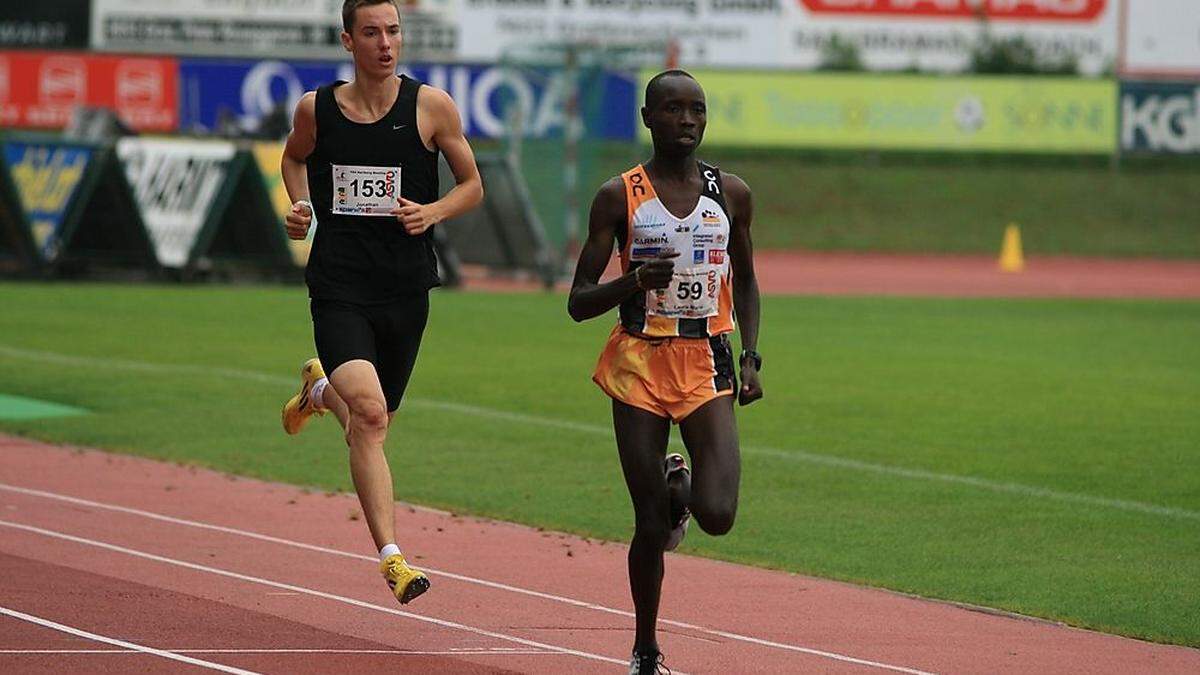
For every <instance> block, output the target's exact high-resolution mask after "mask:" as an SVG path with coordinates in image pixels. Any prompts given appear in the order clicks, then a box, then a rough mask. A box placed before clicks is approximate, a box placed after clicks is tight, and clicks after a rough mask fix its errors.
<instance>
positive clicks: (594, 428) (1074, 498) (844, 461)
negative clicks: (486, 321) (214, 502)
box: [0, 344, 1200, 520]
mask: <svg viewBox="0 0 1200 675" xmlns="http://www.w3.org/2000/svg"><path fill="white" fill-rule="evenodd" d="M0 356H7V357H10V358H15V359H25V360H29V361H40V362H42V363H51V364H57V365H63V366H72V367H91V368H107V369H115V370H129V371H135V372H142V373H153V374H159V375H194V376H202V377H203V376H207V377H212V376H218V377H227V378H231V379H240V380H247V381H251V382H261V383H264V384H272V385H282V386H286V387H289V388H290V387H293V386H294V385H295V384H296V378H289V377H281V376H279V375H269V374H267V373H259V372H255V371H252V370H241V369H239V368H219V367H212V368H210V367H208V366H195V365H188V364H166V363H151V362H146V361H135V360H130V359H113V358H108V357H99V356H97V357H88V356H74V355H71V354H60V353H57V352H45V351H36V350H31V349H19V348H16V347H10V346H7V345H2V344H0ZM405 403H406V404H408V405H413V406H418V407H422V408H430V409H434V410H444V411H448V412H455V413H461V414H464V415H473V416H476V417H485V418H488V419H494V420H501V421H506V422H512V423H515V424H529V425H534V426H541V427H547V428H551V429H562V430H564V431H575V432H579V433H586V434H593V435H595V434H603V435H604V436H608V437H611V436H612V429H611V428H608V427H603V426H599V425H594V424H586V423H583V422H572V421H570V420H561V419H555V418H550V417H540V416H537V415H528V414H524V413H517V412H509V411H507V410H498V409H495V408H487V407H484V406H476V405H468V404H464V403H452V402H449V401H433V400H429V399H420V398H406V399H405ZM671 445H672V446H675V447H679V446H681V445H682V444H681V443H679V441H678V440H674V439H673V440H672V441H671ZM742 453H743V454H750V455H761V456H763V457H772V458H775V459H780V460H784V461H789V462H804V463H808V464H819V465H821V466H828V467H833V468H837V469H846V470H850V471H857V472H862V473H875V474H880V475H884V476H895V477H898V478H907V479H910V480H922V481H933V482H938V483H946V484H949V485H963V486H967V487H972V488H976V489H980V490H988V491H991V492H1000V493H1004V494H1011V495H1017V496H1020V497H1032V498H1035V499H1048V500H1053V501H1058V502H1064V503H1068V504H1083V505H1086V506H1096V507H1101V508H1108V509H1117V510H1120V511H1129V512H1132V513H1141V514H1146V515H1153V516H1162V517H1166V518H1185V519H1188V520H1200V511H1193V510H1190V509H1184V508H1177V507H1173V506H1162V505H1160V504H1151V503H1148V502H1139V501H1134V500H1130V499H1114V498H1110V497H1097V496H1094V495H1087V494H1080V493H1076V492H1062V491H1060V490H1052V489H1050V488H1043V487H1037V486H1034V485H1024V484H1022V483H1011V482H1003V481H995V480H989V479H987V478H977V477H974V476H962V475H957V474H948V473H937V472H934V471H926V470H924V469H909V468H905V467H899V466H892V465H888V464H875V463H872V462H864V461H860V460H856V459H848V458H845V457H837V456H834V455H823V454H820V453H815V452H807V451H804V450H794V449H782V448H768V447H759V446H743V447H742Z"/></svg>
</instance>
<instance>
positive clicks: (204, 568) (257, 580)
mask: <svg viewBox="0 0 1200 675" xmlns="http://www.w3.org/2000/svg"><path fill="white" fill-rule="evenodd" d="M0 527H8V528H12V529H16V530H23V531H25V532H32V533H34V534H40V535H42V536H45V537H51V538H55V539H62V540H63V541H70V542H74V543H77V544H85V545H88V546H94V547H96V548H102V549H105V550H109V551H113V552H116V553H122V554H124V555H129V556H133V557H137V558H143V559H145V560H152V561H154V562H159V563H166V564H168V565H175V566H177V567H183V568H185V569H190V570H194V571H197V572H207V573H209V574H215V575H217V576H223V577H228V578H230V579H237V580H238V581H245V582H249V583H253V584H259V585H262V586H269V587H271V588H279V589H284V590H289V591H295V592H297V593H303V594H305V595H311V596H314V597H318V598H322V599H324V600H333V601H335V602H341V603H343V604H347V605H351V606H354V607H359V608H362V609H370V610H374V611H377V612H383V613H385V614H394V615H396V616H401V617H404V618H406V619H414V620H416V621H422V622H424V623H430V624H433V625H435V626H440V627H442V628H453V629H456V630H461V631H465V632H468V633H474V634H475V635H482V636H484V637H490V638H495V639H497V640H503V641H505V642H514V643H516V644H520V645H524V646H526V647H536V648H539V649H544V650H548V651H552V652H556V653H559V654H568V655H571V656H578V657H580V658H584V659H590V660H592V661H603V662H605V663H615V664H617V665H621V666H625V665H628V662H626V661H623V660H621V659H614V658H611V657H608V656H601V655H600V654H593V653H591V652H585V651H581V650H578V649H571V648H569V647H559V646H556V645H551V644H546V643H542V642H536V641H534V640H527V639H525V638H521V637H517V636H515V635H506V634H504V633H497V632H495V631H490V630H487V629H484V628H476V627H474V626H468V625H466V624H462V623H458V622H456V621H449V620H447V619H438V618H436V617H432V616H423V615H421V614H414V613H412V612H405V611H403V610H399V609H395V608H394V607H384V606H383V605H376V604H372V603H370V602H366V601H364V600H358V599H355V598H350V597H346V596H344V595H337V594H335V593H326V592H325V591H318V590H316V589H314V588H305V587H304V586H295V585H292V584H286V583H283V582H280V581H272V580H270V579H264V578H262V577H255V576H251V575H249V574H242V573H240V572H233V571H230V570H225V569H221V568H218V567H210V566H208V565H200V564H198V563H192V562H188V561H186V560H177V559H175V558H168V557H166V556H161V555H156V554H154V553H147V552H145V551H139V550H137V549H132V548H126V547H124V546H118V545H116V544H110V543H107V542H103V541H99V540H96V539H87V538H85V537H77V536H75V535H71V534H67V533H65V532H58V531H55V530H47V529H45V528H41V527H35V526H33V525H26V524H24V523H15V522H12V521H9V520H0Z"/></svg>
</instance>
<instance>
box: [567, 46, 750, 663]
mask: <svg viewBox="0 0 1200 675" xmlns="http://www.w3.org/2000/svg"><path fill="white" fill-rule="evenodd" d="M642 122H643V124H645V125H646V127H647V128H648V129H649V130H650V136H651V138H652V140H653V142H654V156H653V157H652V158H651V159H650V161H648V162H646V163H645V164H643V165H639V166H636V167H634V168H632V169H630V170H629V171H626V172H625V173H624V174H622V175H621V176H620V177H619V178H614V179H612V180H610V181H609V182H607V183H605V185H604V186H603V187H601V188H600V191H599V192H597V193H596V198H595V200H594V201H593V202H592V211H591V219H590V223H589V232H588V239H587V242H586V243H585V244H584V247H583V250H582V251H581V252H580V255H579V264H578V266H577V267H576V269H575V281H574V284H573V285H572V288H571V297H570V300H569V302H568V311H569V312H570V314H571V317H572V318H574V319H575V320H576V321H583V320H585V319H590V318H592V317H596V316H600V315H601V314H604V313H606V312H608V311H609V310H610V309H612V308H613V307H619V308H620V310H619V313H620V318H619V321H618V323H617V325H616V327H615V328H614V329H613V332H612V334H611V335H610V336H609V339H608V343H607V344H606V345H605V347H604V351H603V353H601V355H600V360H599V363H598V364H597V365H596V371H595V373H594V374H593V376H592V379H593V380H595V382H596V384H597V385H599V386H600V388H601V389H603V390H604V392H605V393H606V394H608V395H609V396H610V397H611V398H612V401H613V402H612V406H613V426H614V429H615V431H616V437H617V450H618V452H619V454H620V457H621V468H622V470H623V472H624V474H625V483H626V485H627V486H628V488H629V495H630V497H631V499H632V500H633V510H634V516H635V529H634V535H633V541H632V543H631V544H630V547H629V585H630V588H631V590H632V594H633V603H634V607H635V609H636V612H637V632H636V635H635V638H634V645H633V659H632V662H631V663H630V671H629V672H630V673H631V674H634V675H637V674H643V673H653V672H657V669H658V666H659V665H660V664H661V662H662V654H661V653H660V651H659V648H658V641H657V637H656V635H655V623H656V622H657V619H658V605H659V595H660V592H661V590H662V577H663V551H664V550H671V549H673V548H675V546H677V545H678V544H679V541H680V540H681V539H682V538H683V533H684V532H685V530H686V526H687V523H688V519H689V517H690V516H694V517H695V519H696V522H697V523H699V525H700V527H701V528H702V529H703V530H704V531H705V532H707V533H709V534H712V535H722V534H725V533H726V532H728V531H729V530H730V528H732V527H733V520H734V515H735V513H736V511H737V497H738V479H739V476H740V473H741V459H740V456H739V452H738V438H737V428H736V425H735V422H734V414H733V396H732V394H733V393H734V389H735V388H736V387H737V382H736V377H735V375H734V371H733V353H732V350H731V348H730V346H729V333H731V332H733V330H734V328H735V322H734V316H735V314H736V317H737V319H738V323H740V328H741V342H742V346H743V348H744V349H743V351H742V352H741V356H740V358H739V359H738V360H739V363H740V365H741V376H742V385H741V389H740V390H738V401H739V403H740V404H741V405H747V404H749V403H752V402H753V401H756V400H758V399H759V398H762V386H761V385H760V383H759V378H758V371H759V369H760V368H761V366H762V357H760V356H759V354H758V352H757V351H755V347H756V345H757V343H758V319H759V302H758V282H757V281H756V280H755V276H754V261H753V257H752V245H751V241H750V220H751V215H752V206H751V198H750V189H749V188H748V187H747V186H746V184H745V183H744V182H743V181H742V180H741V179H740V178H738V177H737V176H734V175H732V174H722V173H721V172H720V171H719V170H718V169H717V168H716V167H714V166H710V165H708V164H705V163H703V162H700V161H698V160H697V159H696V157H695V152H696V148H697V147H699V145H700V141H701V139H702V138H703V137H704V126H705V100H704V90H703V89H701V88H700V84H699V83H698V82H696V80H695V79H694V78H693V77H692V76H691V75H689V74H688V73H686V72H683V71H681V70H670V71H666V72H664V73H660V74H659V75H657V76H655V77H654V78H653V79H651V80H650V82H649V84H647V85H646V104H645V107H643V108H642ZM614 243H615V244H616V246H617V249H618V250H619V251H620V255H621V271H622V274H621V276H620V277H618V278H616V279H614V280H613V281H609V282H606V283H600V281H599V280H600V275H601V274H602V273H603V271H604V268H605V267H606V266H607V264H608V260H609V256H610V255H611V254H612V250H613V245H614ZM672 422H675V423H677V424H678V425H679V430H680V434H681V435H682V437H683V443H684V445H685V446H686V448H687V451H688V454H689V455H690V456H691V460H692V469H691V470H689V469H688V468H687V465H686V464H685V463H684V460H683V457H682V456H681V455H677V454H673V455H670V456H667V455H666V450H667V441H668V439H669V436H670V431H671V423H672ZM692 471H694V475H693V474H692Z"/></svg>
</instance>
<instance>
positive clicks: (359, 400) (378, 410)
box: [346, 396, 388, 432]
mask: <svg viewBox="0 0 1200 675" xmlns="http://www.w3.org/2000/svg"><path fill="white" fill-rule="evenodd" d="M346 406H347V407H348V408H349V409H350V425H351V426H353V427H355V428H356V429H361V430H363V431H368V432H379V431H384V430H386V429H387V426H388V411H387V404H385V403H384V402H383V399H380V398H376V397H374V396H358V397H354V398H350V399H347V400H346Z"/></svg>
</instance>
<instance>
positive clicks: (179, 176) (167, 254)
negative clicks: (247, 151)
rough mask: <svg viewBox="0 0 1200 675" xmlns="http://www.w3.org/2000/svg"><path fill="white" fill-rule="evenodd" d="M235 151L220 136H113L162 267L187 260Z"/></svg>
mask: <svg viewBox="0 0 1200 675" xmlns="http://www.w3.org/2000/svg"><path fill="white" fill-rule="evenodd" d="M236 152H237V150H236V148H235V147H234V145H233V143H227V142H221V141H181V140H174V139H155V138H133V137H127V138H122V139H121V140H120V141H118V142H117V157H118V158H120V160H121V164H122V165H123V166H124V167H125V176H126V178H128V179H129V184H130V185H131V186H132V187H133V194H134V198H135V199H137V202H138V206H139V207H140V208H141V212H142V220H143V221H144V222H145V223H146V229H147V230H149V232H150V239H151V240H152V241H153V243H154V250H155V253H156V254H157V256H158V262H159V263H160V264H162V265H163V266H164V267H183V266H184V265H186V264H187V262H188V258H189V256H190V254H191V252H192V248H193V247H194V246H195V244H196V237H197V235H199V234H200V230H201V229H202V228H203V227H204V223H205V221H206V220H207V218H208V213H209V210H210V209H211V208H212V205H213V201H214V200H215V199H216V197H217V192H218V191H219V190H220V189H221V186H222V185H223V184H224V182H225V177H226V174H227V173H228V171H229V162H230V160H232V159H233V157H234V155H235V154H236Z"/></svg>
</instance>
